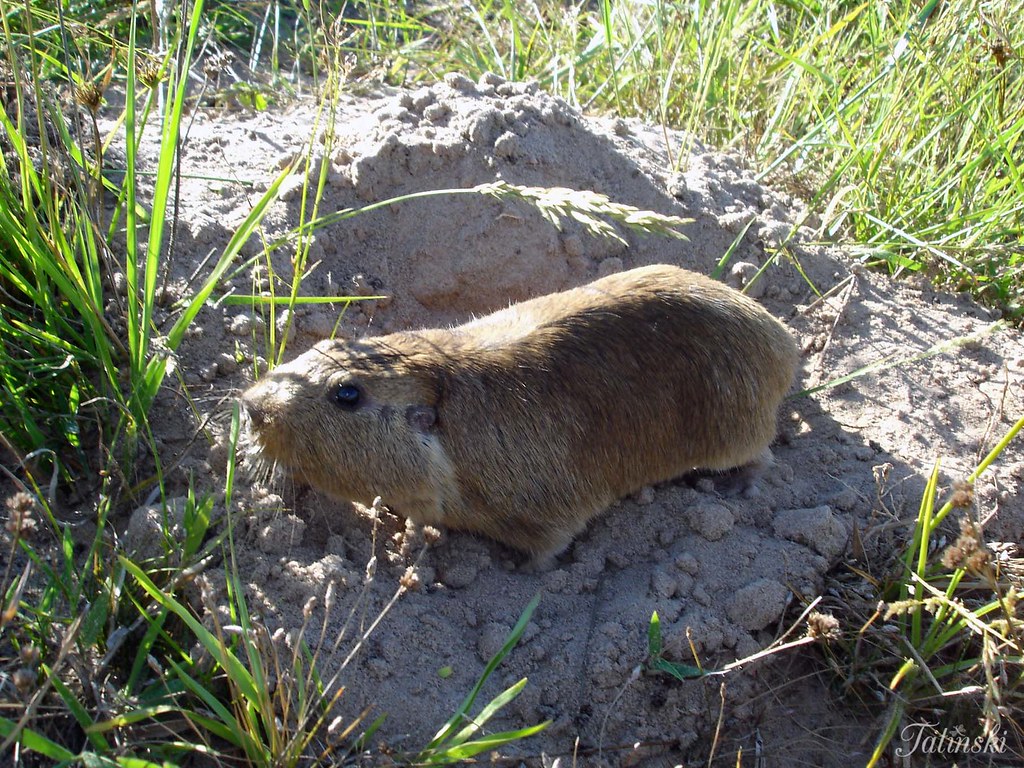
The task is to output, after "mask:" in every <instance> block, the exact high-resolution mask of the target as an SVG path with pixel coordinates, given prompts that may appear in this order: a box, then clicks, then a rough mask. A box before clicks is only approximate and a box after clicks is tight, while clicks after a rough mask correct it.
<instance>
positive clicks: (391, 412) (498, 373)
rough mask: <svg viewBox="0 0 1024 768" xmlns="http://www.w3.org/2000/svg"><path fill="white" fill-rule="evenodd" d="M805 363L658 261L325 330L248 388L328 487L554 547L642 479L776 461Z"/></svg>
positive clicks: (249, 405) (723, 300)
mask: <svg viewBox="0 0 1024 768" xmlns="http://www.w3.org/2000/svg"><path fill="white" fill-rule="evenodd" d="M797 359H798V355H797V350H796V346H795V344H794V343H793V340H792V337H791V336H790V335H789V333H788V332H787V331H786V329H785V328H784V327H783V326H782V325H781V323H779V322H778V321H777V320H775V319H774V318H773V317H772V316H771V315H770V314H768V313H767V312H766V311H765V310H764V309H763V308H761V307H760V306H759V305H758V304H757V303H756V302H754V301H753V300H751V299H749V298H747V297H745V296H743V295H742V294H740V293H738V292H736V291H734V290H732V289H731V288H728V287H726V286H724V285H722V284H720V283H717V282H715V281H713V280H710V279H708V278H706V277H703V276H700V275H697V274H695V273H692V272H688V271H686V270H683V269H679V268H677V267H671V266H665V265H658V266H652V267H643V268H640V269H634V270H631V271H628V272H623V273H619V274H616V275H611V276H609V277H605V278H602V279H600V280H597V281H595V282H593V283H591V284H589V285H586V286H583V287H581V288H576V289H572V290H569V291H564V292H562V293H556V294H551V295H548V296H542V297H540V298H537V299H532V300H530V301H526V302H522V303H520V304H516V305H513V306H511V307H509V308H508V309H504V310H501V311H499V312H496V313H494V314H492V315H488V316H486V317H483V318H480V319H478V320H474V321H472V322H470V323H467V324H465V325H462V326H458V327H455V328H451V329H429V330H423V331H413V332H405V333H396V334H391V335H388V336H381V337H377V338H369V339H364V340H362V341H358V342H341V341H325V342H321V343H319V344H317V345H316V346H315V347H313V348H312V349H311V350H309V351H308V352H306V353H305V354H303V355H301V356H299V357H298V358H296V359H295V360H293V361H292V362H290V363H288V364H286V365H282V366H280V367H278V368H277V369H275V370H274V371H273V372H272V373H270V374H268V375H267V376H265V377H264V378H263V379H262V380H260V381H259V382H258V383H256V384H255V385H253V387H251V388H250V389H249V390H248V391H246V392H245V393H244V395H243V397H242V400H243V403H244V404H245V406H246V409H247V411H248V413H249V415H250V425H251V432H252V434H253V436H254V438H255V442H256V443H257V445H258V446H259V447H260V448H261V449H262V451H263V453H264V455H265V456H266V457H267V458H268V459H270V460H272V461H276V462H278V463H280V464H282V465H284V466H285V467H286V468H288V469H290V470H291V471H292V472H294V473H295V474H297V475H298V476H299V477H300V478H301V479H304V480H306V481H307V482H309V483H311V484H312V485H314V486H317V487H319V488H321V489H323V490H325V491H327V492H328V493H331V494H333V495H335V496H338V497H340V498H345V499H353V500H359V501H364V502H368V501H369V500H371V499H372V498H373V497H374V496H376V495H380V496H381V497H382V498H383V499H384V502H385V503H386V504H389V505H390V506H392V508H393V509H395V510H396V511H398V512H401V513H402V514H405V515H407V516H408V517H410V518H411V519H413V520H415V521H417V522H423V523H441V524H444V525H447V526H449V527H452V528H459V529H465V530H470V531H476V532H478V533H482V534H484V535H487V536H490V537H492V538H494V539H497V540H499V541H502V542H505V543H507V544H509V545H511V546H513V547H516V548H518V549H521V550H523V551H526V552H529V553H531V554H534V555H539V556H545V555H549V554H552V553H556V552H557V551H559V550H561V549H563V548H564V547H565V546H566V545H567V544H568V543H569V542H570V541H571V540H572V538H573V536H575V535H576V534H577V533H579V531H581V530H582V529H583V528H584V527H585V525H586V524H587V522H588V521H589V520H590V519H591V518H592V517H593V516H594V515H595V514H597V513H598V512H600V511H602V510H603V509H605V508H606V507H607V506H608V505H609V504H611V503H612V502H613V501H615V500H616V499H617V498H619V497H621V496H623V495H625V494H627V493H630V492H632V491H635V490H637V489H639V488H641V487H643V486H644V485H648V484H651V483H656V482H660V481H664V480H668V479H671V478H673V477H676V476H678V475H681V474H683V473H685V472H687V471H689V470H692V469H695V468H704V469H729V468H733V467H738V466H743V465H746V464H748V463H751V462H756V461H759V460H760V459H761V458H762V457H764V456H765V455H766V454H767V448H768V445H769V443H770V442H771V440H772V439H773V437H774V436H775V429H776V425H775V416H776V409H777V407H778V404H779V402H780V401H781V399H782V397H783V396H784V394H785V393H786V390H787V389H788V388H789V385H790V383H791V382H792V379H793V375H794V372H795V368H796V364H797Z"/></svg>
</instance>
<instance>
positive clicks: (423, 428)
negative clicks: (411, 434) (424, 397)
mask: <svg viewBox="0 0 1024 768" xmlns="http://www.w3.org/2000/svg"><path fill="white" fill-rule="evenodd" d="M405 420H406V421H408V422H409V426H411V427H412V428H413V429H417V430H419V431H420V432H429V431H430V430H432V429H433V428H434V425H435V424H437V411H436V410H434V409H433V408H431V407H430V406H429V405H410V406H409V407H408V408H406V409H405Z"/></svg>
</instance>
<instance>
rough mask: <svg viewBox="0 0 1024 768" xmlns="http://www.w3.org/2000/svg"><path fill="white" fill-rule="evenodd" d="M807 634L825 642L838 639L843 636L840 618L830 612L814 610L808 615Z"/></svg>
mask: <svg viewBox="0 0 1024 768" xmlns="http://www.w3.org/2000/svg"><path fill="white" fill-rule="evenodd" d="M807 636H808V637H813V638H814V639H815V640H824V641H825V642H829V641H832V640H838V639H839V638H840V636H841V633H840V631H839V620H838V619H836V617H835V616H833V615H832V614H830V613H818V612H817V611H812V612H811V614H810V615H809V616H808V617H807Z"/></svg>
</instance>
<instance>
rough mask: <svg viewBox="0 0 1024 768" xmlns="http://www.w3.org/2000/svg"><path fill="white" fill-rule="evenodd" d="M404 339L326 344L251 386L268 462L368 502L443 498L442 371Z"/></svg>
mask: <svg viewBox="0 0 1024 768" xmlns="http://www.w3.org/2000/svg"><path fill="white" fill-rule="evenodd" d="M402 341H403V336H398V335H393V336H385V337H379V338H377V339H368V340H364V341H359V342H341V341H323V342H320V343H319V344H317V345H316V346H314V347H313V348H312V349H310V350H309V351H308V352H305V353H304V354H302V355H300V356H299V357H297V358H295V359H294V360H292V361H291V362H289V363H286V364H284V365H281V366H278V367H277V368H275V369H274V370H273V371H271V372H270V373H269V374H267V375H266V376H264V377H263V378H262V379H260V380H259V381H258V382H256V383H255V384H254V385H253V386H251V387H250V388H249V389H248V390H246V391H245V392H244V393H243V394H242V398H241V401H242V404H243V405H244V406H245V411H246V412H247V413H248V417H249V432H250V436H251V438H252V439H253V441H254V443H255V445H256V446H257V447H258V448H259V449H260V451H261V453H262V456H263V458H265V459H267V460H269V461H271V462H276V463H277V464H279V465H281V466H283V467H285V468H287V469H288V470H290V471H291V472H293V473H294V474H296V475H297V476H299V477H300V479H303V480H305V481H307V482H309V483H311V484H312V485H314V486H317V487H319V488H321V489H322V490H324V491H327V492H328V493H330V494H332V495H334V496H337V497H340V498H344V499H349V500H354V501H359V502H362V503H367V504H368V503H369V502H370V501H372V499H373V497H374V496H376V495H380V496H382V497H383V499H384V502H385V503H387V504H394V505H398V506H401V505H405V504H410V503H421V502H423V501H424V500H425V499H426V498H428V497H430V496H431V495H433V494H434V493H435V492H434V491H432V490H431V488H433V487H434V486H435V485H436V481H437V478H436V477H434V475H436V470H435V469H434V466H435V465H436V463H437V462H436V457H434V456H433V455H432V454H433V453H436V452H437V451H438V450H440V449H439V447H438V443H437V438H436V434H435V431H436V429H437V428H438V406H439V402H440V398H441V386H440V383H439V373H438V371H437V370H436V367H433V366H431V365H429V364H428V361H429V360H430V357H429V355H423V354H418V353H417V352H416V351H415V350H411V351H410V350H405V349H403V343H402ZM410 352H411V353H410Z"/></svg>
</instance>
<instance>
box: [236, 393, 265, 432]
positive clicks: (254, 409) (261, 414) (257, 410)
mask: <svg viewBox="0 0 1024 768" xmlns="http://www.w3.org/2000/svg"><path fill="white" fill-rule="evenodd" d="M238 399H239V402H241V404H242V410H243V411H244V412H245V414H246V415H247V416H248V417H249V423H250V424H251V425H252V426H253V427H254V428H256V429H259V428H260V427H262V426H263V425H264V424H265V423H266V421H267V416H266V412H265V411H264V410H263V409H262V408H261V407H260V405H259V401H258V400H257V399H256V398H253V397H249V393H248V392H243V393H242V396H241V397H240V398H238Z"/></svg>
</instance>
